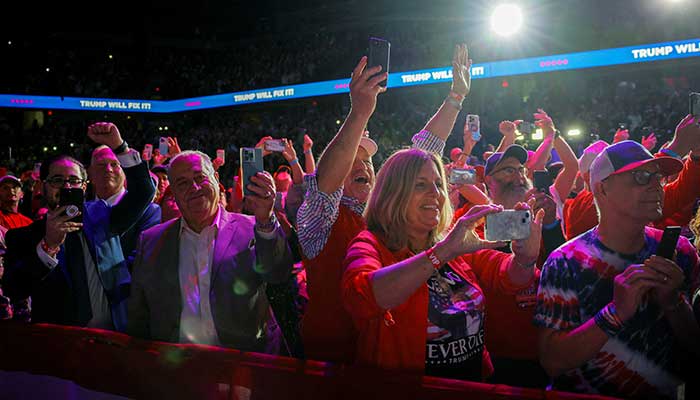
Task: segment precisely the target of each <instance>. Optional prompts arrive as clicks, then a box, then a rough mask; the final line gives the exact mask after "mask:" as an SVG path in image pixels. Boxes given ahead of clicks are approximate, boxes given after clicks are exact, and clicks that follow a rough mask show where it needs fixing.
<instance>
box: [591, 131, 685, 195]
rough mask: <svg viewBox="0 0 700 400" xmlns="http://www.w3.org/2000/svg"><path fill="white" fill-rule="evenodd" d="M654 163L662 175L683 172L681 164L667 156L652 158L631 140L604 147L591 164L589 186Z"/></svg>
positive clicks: (647, 151) (645, 150)
mask: <svg viewBox="0 0 700 400" xmlns="http://www.w3.org/2000/svg"><path fill="white" fill-rule="evenodd" d="M649 163H656V164H658V166H659V170H660V172H661V173H662V174H664V175H666V176H669V175H673V174H677V173H679V172H681V170H683V162H682V161H680V160H678V159H676V158H674V157H668V156H662V157H654V156H653V155H652V154H651V153H649V150H647V149H646V148H644V146H642V145H641V144H639V143H637V142H635V141H633V140H623V141H621V142H618V143H615V144H612V145H610V146H608V147H606V148H605V149H604V150H603V151H602V152H600V154H598V155H597V156H596V158H595V159H594V160H593V162H592V163H591V167H590V174H591V186H593V185H595V184H596V183H598V182H601V181H602V180H604V179H606V178H607V177H609V176H611V175H617V174H621V173H623V172H627V171H631V170H633V169H636V168H639V167H641V166H642V165H645V164H649Z"/></svg>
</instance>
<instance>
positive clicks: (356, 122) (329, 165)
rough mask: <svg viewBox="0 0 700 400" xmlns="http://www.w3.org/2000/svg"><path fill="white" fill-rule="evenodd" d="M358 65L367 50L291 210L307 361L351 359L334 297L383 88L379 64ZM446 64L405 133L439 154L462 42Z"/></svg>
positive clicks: (351, 341) (351, 346) (360, 203)
mask: <svg viewBox="0 0 700 400" xmlns="http://www.w3.org/2000/svg"><path fill="white" fill-rule="evenodd" d="M366 66H367V57H363V58H362V59H361V60H360V62H359V63H358V64H357V66H356V67H355V69H354V71H353V73H352V78H351V80H350V100H351V103H352V106H351V109H350V113H349V114H348V116H347V118H346V119H345V122H344V123H343V125H342V126H341V128H340V130H339V131H338V133H337V134H336V136H335V137H334V138H333V139H332V140H331V142H330V143H329V144H328V147H326V149H325V151H324V153H323V155H322V156H321V159H320V160H319V163H318V167H317V169H316V171H315V173H313V174H309V175H307V176H306V177H305V180H306V183H307V192H306V196H305V199H304V202H303V203H302V205H301V207H300V208H299V212H298V215H297V226H298V235H299V244H300V245H301V249H302V252H303V253H304V254H303V255H304V258H303V260H302V262H303V264H304V268H305V269H306V274H307V282H308V292H309V303H308V305H307V309H306V313H305V315H304V319H303V321H302V338H303V341H304V351H305V353H306V356H307V358H310V359H314V360H323V361H333V362H352V361H353V359H354V352H355V347H356V346H355V337H356V334H355V332H354V326H353V323H352V320H351V318H350V315H349V314H348V312H347V311H345V309H344V308H343V305H342V303H341V299H340V294H341V292H340V281H341V277H342V273H343V271H342V260H343V258H344V257H345V251H346V249H347V246H348V244H349V243H350V241H351V240H352V239H353V238H354V237H355V236H356V235H357V234H358V233H360V232H361V231H362V230H364V229H365V228H366V226H367V225H366V222H365V220H364V218H363V217H362V213H363V211H364V208H365V205H366V203H367V200H368V198H369V194H370V192H371V190H372V188H373V186H374V179H375V177H374V166H373V164H372V156H373V155H374V154H375V153H376V152H377V144H376V143H375V142H374V141H373V140H371V139H370V138H369V137H367V136H366V134H365V132H366V130H365V127H366V126H367V122H368V121H369V118H370V117H371V115H372V113H373V112H374V109H375V107H376V104H377V96H378V95H379V93H383V92H384V91H386V88H385V87H382V86H380V85H379V83H380V82H381V81H383V80H384V79H386V78H387V76H388V75H387V73H385V72H381V71H380V70H381V67H380V66H377V67H372V68H366ZM452 67H453V68H452V76H453V78H452V88H451V90H450V93H449V95H448V96H447V97H446V99H445V101H444V103H443V104H442V105H441V107H440V108H439V109H438V111H437V113H436V114H435V115H434V116H433V117H432V118H431V120H430V121H428V123H427V125H426V126H425V127H424V128H423V130H422V131H421V132H419V133H418V134H416V135H415V136H414V137H413V145H414V146H415V147H417V148H421V149H423V150H426V151H430V152H433V153H437V154H440V155H441V154H442V151H443V148H444V147H445V139H446V138H447V137H448V136H449V134H450V132H451V131H452V128H453V127H454V124H455V121H456V120H457V115H458V114H459V111H460V110H461V109H462V101H463V100H464V98H465V96H467V95H468V94H469V88H470V85H471V77H470V75H469V69H470V67H471V60H469V57H468V52H467V47H466V45H458V46H456V48H455V52H454V57H453V61H452ZM308 172H310V171H308Z"/></svg>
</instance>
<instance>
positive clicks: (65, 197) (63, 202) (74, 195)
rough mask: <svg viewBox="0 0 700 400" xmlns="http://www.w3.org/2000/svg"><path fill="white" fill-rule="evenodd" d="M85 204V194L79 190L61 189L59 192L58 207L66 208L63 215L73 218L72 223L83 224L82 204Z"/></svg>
mask: <svg viewBox="0 0 700 400" xmlns="http://www.w3.org/2000/svg"><path fill="white" fill-rule="evenodd" d="M84 203H85V192H83V189H80V188H61V191H60V192H59V200H58V205H59V206H61V207H62V206H68V207H66V211H65V212H64V215H67V216H69V217H73V218H71V219H70V221H72V222H83V204H84Z"/></svg>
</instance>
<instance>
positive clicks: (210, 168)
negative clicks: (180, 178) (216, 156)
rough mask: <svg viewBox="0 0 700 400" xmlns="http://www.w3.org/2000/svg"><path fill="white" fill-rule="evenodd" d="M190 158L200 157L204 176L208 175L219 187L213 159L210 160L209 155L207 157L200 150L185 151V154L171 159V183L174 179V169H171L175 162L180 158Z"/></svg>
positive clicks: (169, 165)
mask: <svg viewBox="0 0 700 400" xmlns="http://www.w3.org/2000/svg"><path fill="white" fill-rule="evenodd" d="M188 156H198V157H199V158H200V159H201V160H202V172H203V173H204V175H206V176H207V177H208V178H209V179H210V180H211V182H216V184H217V185H218V183H219V180H218V179H216V173H215V171H214V164H212V162H211V158H209V156H208V155H206V154H204V153H202V152H201V151H198V150H185V151H183V152H180V153H178V154H177V155H176V156H175V157H173V158H171V159H170V163H169V164H168V179H169V180H170V181H172V180H173V177H172V175H171V169H172V168H170V167H171V166H172V165H173V164H174V163H175V161H176V160H177V159H178V158H181V157H188Z"/></svg>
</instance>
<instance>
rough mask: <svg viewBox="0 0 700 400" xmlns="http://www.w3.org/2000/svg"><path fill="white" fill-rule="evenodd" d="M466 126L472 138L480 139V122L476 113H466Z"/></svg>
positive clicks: (476, 140)
mask: <svg viewBox="0 0 700 400" xmlns="http://www.w3.org/2000/svg"><path fill="white" fill-rule="evenodd" d="M466 123H467V127H468V129H469V131H470V132H471V133H472V140H474V141H475V142H478V141H479V140H481V123H480V122H479V116H478V115H476V114H468V115H467V122H466Z"/></svg>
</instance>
